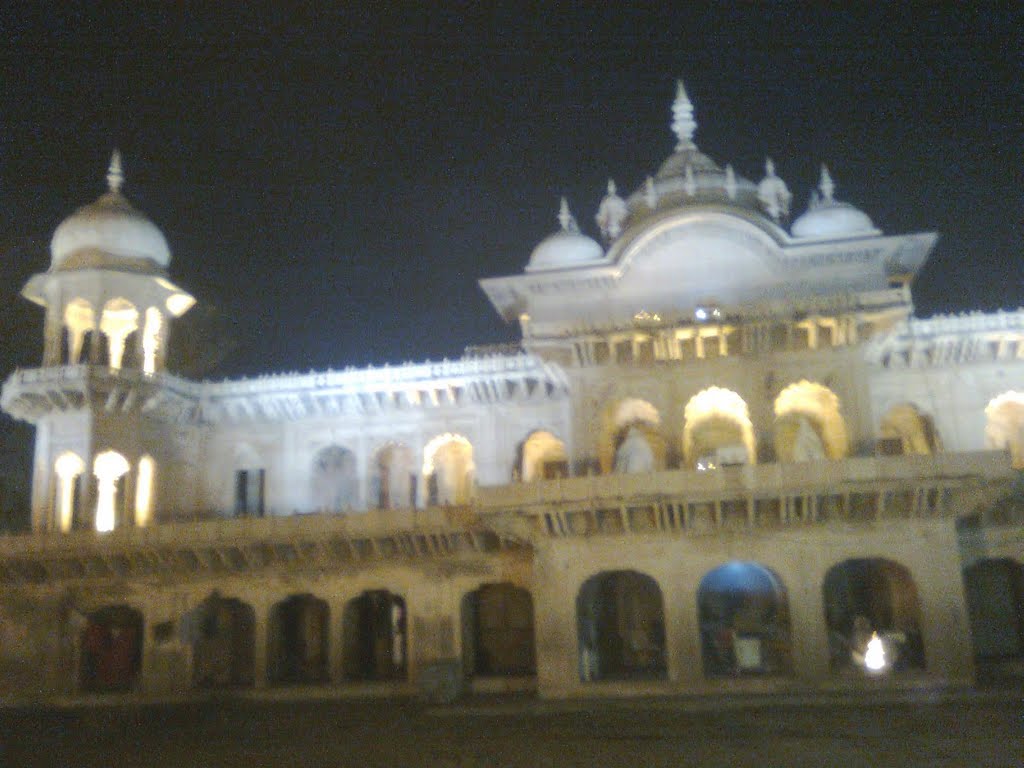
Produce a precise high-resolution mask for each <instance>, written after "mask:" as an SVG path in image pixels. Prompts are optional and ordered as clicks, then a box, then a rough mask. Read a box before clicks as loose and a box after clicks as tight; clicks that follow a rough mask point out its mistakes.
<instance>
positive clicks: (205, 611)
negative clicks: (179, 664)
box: [188, 592, 256, 688]
mask: <svg viewBox="0 0 1024 768" xmlns="http://www.w3.org/2000/svg"><path fill="white" fill-rule="evenodd" d="M188 624H189V626H190V631H191V640H192V684H193V685H194V686H196V687H197V688H232V687H245V686H251V685H253V683H254V677H255V647H256V614H255V612H254V611H253V609H252V606H250V605H248V604H246V603H244V602H242V601H241V600H238V599H235V598H230V597H222V596H221V595H220V593H219V592H213V593H212V594H211V595H210V596H209V597H207V598H206V599H205V600H204V601H203V602H202V603H200V604H199V606H198V607H197V608H196V609H195V610H194V611H192V612H191V613H190V614H189V615H188Z"/></svg>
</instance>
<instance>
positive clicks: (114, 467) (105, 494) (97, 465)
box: [93, 451, 131, 533]
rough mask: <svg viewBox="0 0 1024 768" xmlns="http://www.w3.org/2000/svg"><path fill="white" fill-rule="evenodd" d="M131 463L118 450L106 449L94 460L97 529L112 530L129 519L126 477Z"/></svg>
mask: <svg viewBox="0 0 1024 768" xmlns="http://www.w3.org/2000/svg"><path fill="white" fill-rule="evenodd" d="M129 469H131V465H129V464H128V459H126V458H125V457H124V456H122V455H121V454H120V453H117V452H116V451H104V452H103V453H101V454H99V455H97V456H96V459H95V460H94V461H93V474H94V475H95V476H96V518H95V520H96V530H97V531H100V532H102V533H105V532H107V531H112V530H114V528H116V527H118V526H120V525H124V523H125V522H126V521H127V520H129V518H128V515H127V506H126V505H127V494H126V493H125V485H126V483H125V479H126V476H127V474H128V470H129Z"/></svg>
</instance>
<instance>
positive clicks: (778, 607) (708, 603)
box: [697, 561, 792, 677]
mask: <svg viewBox="0 0 1024 768" xmlns="http://www.w3.org/2000/svg"><path fill="white" fill-rule="evenodd" d="M697 610H698V614H699V616H700V637H701V649H702V657H703V661H704V674H705V676H707V677H736V676H741V675H785V674H789V673H790V672H791V671H792V656H791V652H792V648H791V637H790V623H789V600H788V598H787V596H786V588H785V586H784V585H783V583H782V580H781V579H780V578H779V577H778V576H777V575H776V574H775V573H774V572H773V571H772V570H770V569H768V568H766V567H765V566H763V565H761V564H759V563H750V562H740V561H734V562H731V563H726V564H725V565H721V566H719V567H718V568H715V569H714V570H712V571H709V572H708V573H707V574H705V575H704V578H703V579H701V582H700V587H699V588H698V591H697Z"/></svg>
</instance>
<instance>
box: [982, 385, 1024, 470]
mask: <svg viewBox="0 0 1024 768" xmlns="http://www.w3.org/2000/svg"><path fill="white" fill-rule="evenodd" d="M985 419H986V421H985V445H986V447H988V448H991V449H993V450H997V451H1008V452H1009V453H1010V460H1011V461H1012V462H1013V466H1014V467H1016V468H1017V469H1024V392H1014V391H1010V392H1004V393H1003V394H1001V395H999V396H998V397H994V398H992V400H991V401H990V402H989V404H988V406H987V407H986V408H985Z"/></svg>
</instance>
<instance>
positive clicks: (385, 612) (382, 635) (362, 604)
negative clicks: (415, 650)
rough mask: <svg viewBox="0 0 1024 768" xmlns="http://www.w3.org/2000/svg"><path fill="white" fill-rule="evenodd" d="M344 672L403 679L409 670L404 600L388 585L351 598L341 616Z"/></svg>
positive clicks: (355, 677)
mask: <svg viewBox="0 0 1024 768" xmlns="http://www.w3.org/2000/svg"><path fill="white" fill-rule="evenodd" d="M342 626H343V632H344V638H343V642H344V661H343V665H344V672H345V677H347V678H349V679H351V680H404V679H405V677H406V674H407V671H408V657H407V654H408V640H407V630H406V609H405V600H403V599H402V598H401V597H400V596H399V595H396V594H393V593H392V592H388V591H387V590H386V589H375V590H369V591H367V592H363V593H362V594H361V595H360V596H359V597H357V598H355V599H353V600H350V601H349V602H348V604H347V605H346V606H345V613H344V616H343V617H342Z"/></svg>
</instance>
